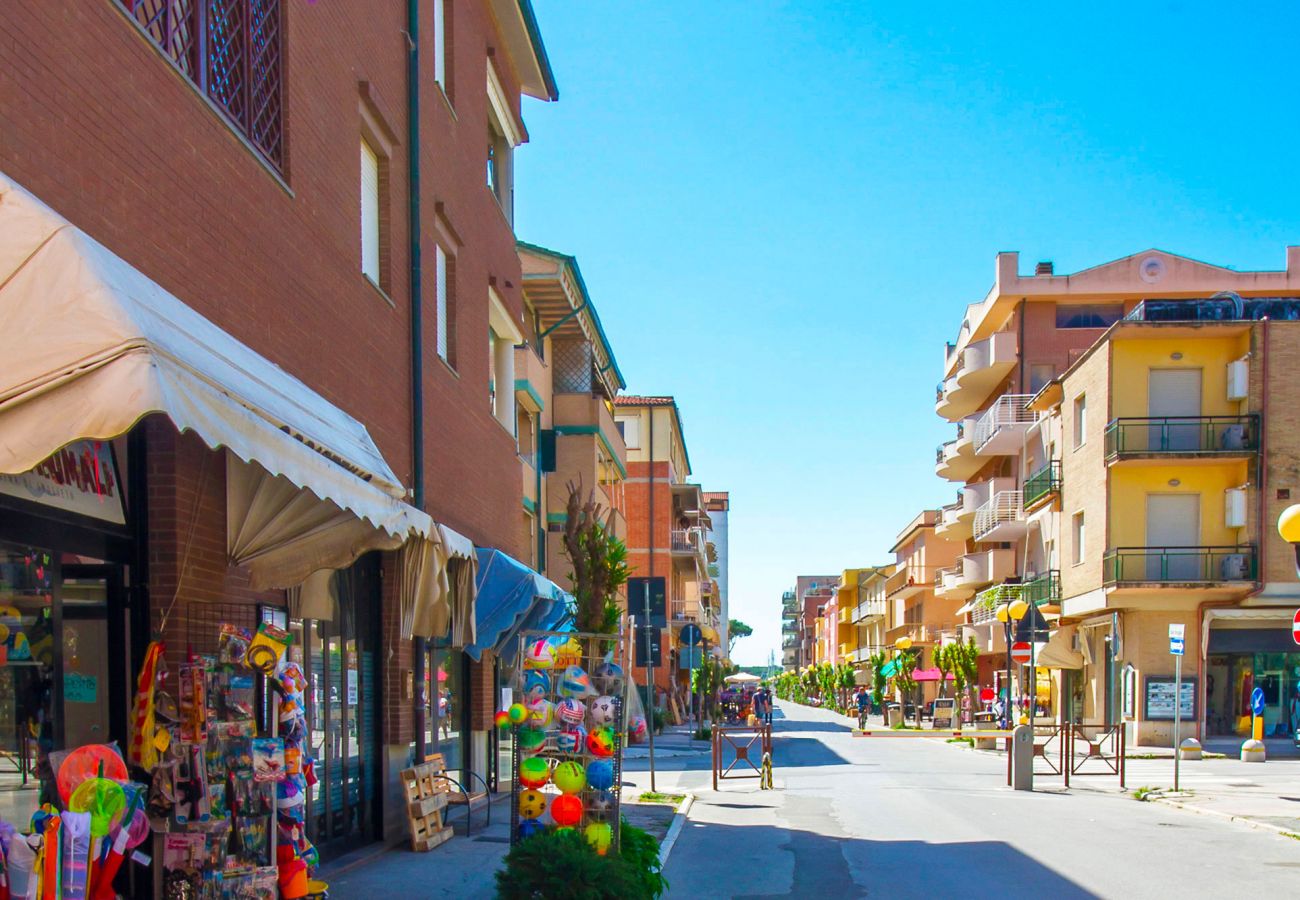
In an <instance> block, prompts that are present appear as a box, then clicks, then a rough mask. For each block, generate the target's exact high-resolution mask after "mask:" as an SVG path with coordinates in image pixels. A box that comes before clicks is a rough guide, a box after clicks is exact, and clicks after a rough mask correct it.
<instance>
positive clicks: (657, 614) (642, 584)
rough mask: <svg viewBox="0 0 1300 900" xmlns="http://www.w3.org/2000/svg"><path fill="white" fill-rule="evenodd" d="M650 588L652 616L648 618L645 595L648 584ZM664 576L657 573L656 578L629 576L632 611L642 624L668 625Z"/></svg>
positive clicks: (628, 586)
mask: <svg viewBox="0 0 1300 900" xmlns="http://www.w3.org/2000/svg"><path fill="white" fill-rule="evenodd" d="M647 585H649V588H650V593H649V596H650V618H649V621H648V622H647V621H644V620H645V618H646V614H645V607H644V605H643V604H644V599H643V598H644V597H645V596H646V586H647ZM664 591H665V587H664V577H663V576H662V575H656V576H655V577H654V578H629V579H628V580H627V596H628V600H629V602H631V608H630V611H631V612H633V613H634V614H635V615H636V617H637V621H638V622H640V623H641V624H642V625H646V624H650V625H654V626H656V627H659V628H667V627H668V616H667V612H666V609H667V607H666V606H665V603H664V597H665V594H664Z"/></svg>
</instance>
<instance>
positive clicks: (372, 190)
mask: <svg viewBox="0 0 1300 900" xmlns="http://www.w3.org/2000/svg"><path fill="white" fill-rule="evenodd" d="M361 271H362V273H363V274H365V275H366V277H368V278H369V279H370V280H371V281H373V282H374V283H375V284H379V157H378V156H376V155H375V151H374V150H372V149H370V145H369V144H367V143H366V142H365V141H362V142H361Z"/></svg>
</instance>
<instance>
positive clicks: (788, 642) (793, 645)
mask: <svg viewBox="0 0 1300 900" xmlns="http://www.w3.org/2000/svg"><path fill="white" fill-rule="evenodd" d="M798 646H799V639H798V638H786V639H785V640H783V641H782V642H781V649H782V650H794V649H797V648H798Z"/></svg>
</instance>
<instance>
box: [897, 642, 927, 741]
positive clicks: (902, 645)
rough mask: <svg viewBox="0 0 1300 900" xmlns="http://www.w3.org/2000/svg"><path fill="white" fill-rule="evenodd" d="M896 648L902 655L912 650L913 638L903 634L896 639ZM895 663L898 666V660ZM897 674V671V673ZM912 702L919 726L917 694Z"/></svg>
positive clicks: (905, 705)
mask: <svg viewBox="0 0 1300 900" xmlns="http://www.w3.org/2000/svg"><path fill="white" fill-rule="evenodd" d="M894 649H895V650H897V651H898V655H899V656H900V657H901V656H902V655H903V654H904V653H906V652H907V651H908V650H911V649H912V639H911V638H910V637H908V636H907V635H903V636H902V637H900V638H898V639H896V640H895V641H894ZM894 665H896V666H897V665H899V663H898V662H897V661H895V663H894ZM895 674H897V673H895ZM912 703H913V707H912V709H913V711H914V712H915V713H916V724H917V725H918V726H919V725H920V724H921V710H920V707H918V706H916V705H915V704H916V697H915V696H913V697H912ZM903 714H904V716H906V714H907V704H906V699H905V700H904V705H903ZM906 721H907V719H906V718H904V719H903V722H904V723H906Z"/></svg>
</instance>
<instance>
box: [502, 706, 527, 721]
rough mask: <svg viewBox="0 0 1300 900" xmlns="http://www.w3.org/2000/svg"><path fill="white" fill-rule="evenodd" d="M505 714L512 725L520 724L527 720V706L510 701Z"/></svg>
mask: <svg viewBox="0 0 1300 900" xmlns="http://www.w3.org/2000/svg"><path fill="white" fill-rule="evenodd" d="M506 715H507V716H509V717H510V721H511V723H512V724H514V725H522V724H524V723H525V722H527V721H528V707H526V706H524V705H523V704H522V703H511V704H510V708H509V709H508V710H506Z"/></svg>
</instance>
